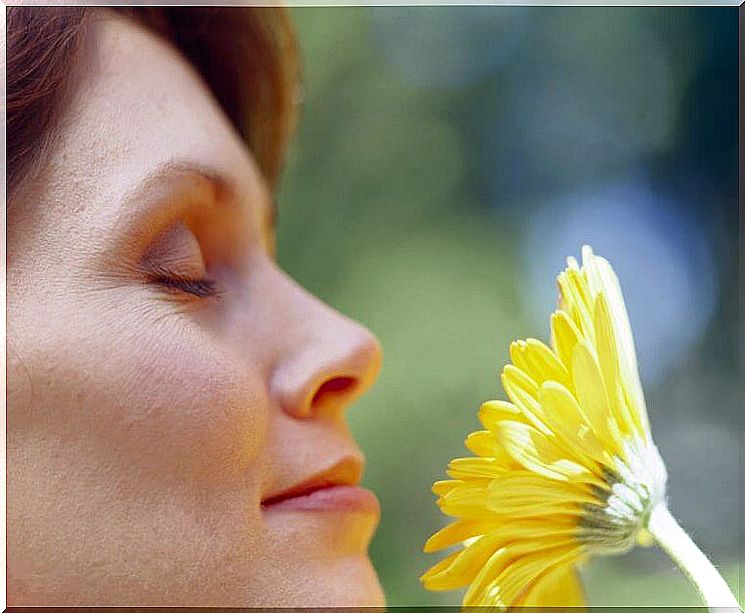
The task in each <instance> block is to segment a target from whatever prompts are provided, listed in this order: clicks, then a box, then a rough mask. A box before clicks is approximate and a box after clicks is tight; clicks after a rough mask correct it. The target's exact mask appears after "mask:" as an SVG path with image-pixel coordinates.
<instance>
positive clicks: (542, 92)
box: [278, 7, 742, 606]
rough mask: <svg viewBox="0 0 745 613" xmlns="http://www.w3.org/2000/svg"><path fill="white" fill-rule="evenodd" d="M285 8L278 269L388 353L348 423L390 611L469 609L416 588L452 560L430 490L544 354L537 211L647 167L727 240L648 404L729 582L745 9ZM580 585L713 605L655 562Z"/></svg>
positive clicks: (619, 564)
mask: <svg viewBox="0 0 745 613" xmlns="http://www.w3.org/2000/svg"><path fill="white" fill-rule="evenodd" d="M292 12H293V17H294V19H295V22H296V26H297V29H298V34H299V38H300V42H301V50H302V58H303V66H304V87H305V91H304V103H303V116H302V122H301V124H300V128H299V132H298V135H297V138H296V142H295V144H294V146H293V148H292V150H291V153H290V163H289V166H288V169H287V172H286V174H285V179H284V182H283V185H282V189H281V192H280V201H281V212H280V224H279V236H278V240H279V252H280V262H281V264H282V265H283V266H284V267H285V269H286V270H287V271H288V272H289V273H290V274H291V275H292V276H294V277H295V278H296V279H297V280H298V281H299V282H300V283H301V284H302V285H304V286H305V287H306V288H308V289H309V290H310V291H311V292H313V293H315V294H316V295H318V296H319V297H321V298H322V299H323V300H325V301H326V302H328V303H329V304H331V305H332V306H334V307H335V308H337V309H338V310H340V311H342V312H343V313H345V314H347V315H349V316H350V317H353V318H355V319H357V320H359V321H361V322H363V323H364V324H365V325H367V326H368V327H369V328H370V329H371V330H373V332H375V333H376V334H377V336H378V337H379V339H380V341H381V343H382V345H383V348H384V352H385V360H384V367H383V371H382V373H381V376H380V378H379V380H378V383H377V385H376V387H375V388H374V389H373V390H372V391H371V392H370V393H369V394H368V395H367V396H366V397H365V398H363V399H362V400H361V401H360V402H359V403H358V406H356V407H354V408H353V409H352V410H351V411H350V415H349V418H350V423H351V426H352V429H353V431H354V433H355V435H356V437H357V439H358V441H359V444H360V446H361V447H362V449H363V450H364V451H365V453H366V455H367V458H368V468H367V474H366V479H365V482H366V484H367V485H368V486H369V487H371V488H372V489H373V490H374V491H375V492H376V493H377V494H378V496H379V498H380V500H381V504H382V509H383V516H382V521H381V525H380V528H379V530H378V533H377V536H376V538H375V540H374V542H373V544H372V547H371V555H372V558H373V561H374V563H375V566H376V568H377V569H378V572H379V574H380V577H381V580H382V582H383V585H384V588H385V590H386V593H387V595H388V602H389V604H391V605H428V604H457V603H458V602H459V600H460V595H459V594H458V593H446V594H434V593H428V592H426V591H425V590H423V589H422V588H421V587H420V585H419V582H418V576H419V575H420V574H421V573H422V572H423V571H424V570H425V569H426V568H427V567H428V566H429V565H431V564H432V563H434V562H435V561H436V560H437V559H439V558H437V557H436V556H432V555H425V554H423V553H422V552H421V547H422V544H423V543H424V541H425V540H426V538H427V537H428V536H429V535H430V534H431V533H432V532H433V531H434V530H436V529H437V528H438V527H440V526H442V525H444V524H445V523H446V518H445V517H443V516H442V515H441V514H440V513H439V511H438V510H437V508H436V507H435V505H434V496H433V495H432V494H431V493H430V486H431V484H432V482H433V481H435V480H437V479H441V478H443V476H444V469H445V467H446V465H447V462H448V461H449V460H450V459H451V458H453V457H457V456H463V455H465V454H466V453H467V452H466V451H465V449H464V447H463V439H464V438H465V436H466V434H467V433H468V432H470V431H472V430H475V429H478V428H479V424H478V421H477V419H476V410H477V408H478V406H479V404H480V403H481V402H482V401H484V400H486V399H489V398H494V397H504V396H503V393H502V391H501V388H500V385H499V381H498V376H497V373H498V371H499V370H500V369H501V367H502V365H503V364H504V362H505V361H506V359H507V348H508V345H509V342H510V341H511V340H513V339H515V338H518V337H526V336H536V337H538V338H542V339H544V340H547V331H548V323H547V322H548V314H549V313H548V311H546V312H545V313H544V315H543V318H542V320H541V321H542V323H540V324H538V323H537V322H536V320H535V319H532V318H531V317H530V316H529V314H528V313H529V311H530V309H529V308H528V307H530V306H531V303H532V302H533V300H532V299H531V296H530V294H529V293H526V291H525V283H524V277H525V274H526V271H529V270H530V268H531V266H533V259H532V258H533V256H532V255H531V254H527V255H526V254H525V249H524V245H525V244H528V243H529V241H527V239H528V238H532V240H533V242H535V241H536V240H537V241H538V244H541V243H546V244H548V243H551V242H552V238H551V236H550V235H549V236H545V237H544V236H543V235H541V236H539V237H538V238H537V239H536V237H535V236H533V237H530V236H527V235H526V232H530V231H531V230H530V228H531V227H532V226H530V224H529V223H528V222H529V220H530V216H531V215H533V213H534V210H535V209H536V207H538V206H539V205H540V206H547V203H548V204H549V205H550V203H551V202H552V201H553V200H555V199H556V198H559V197H565V196H567V195H569V197H570V198H571V194H572V193H574V192H576V191H578V190H582V189H586V188H588V187H592V186H595V185H604V184H606V183H608V182H612V181H618V180H629V177H638V176H639V174H640V172H641V174H642V175H643V176H644V177H645V180H646V181H648V182H650V183H651V184H652V185H654V186H655V189H657V190H661V191H663V192H665V193H666V194H668V195H669V198H668V199H672V201H673V202H674V203H675V206H676V207H679V210H680V211H681V214H683V212H685V211H688V212H690V211H691V210H692V211H693V212H694V213H696V214H702V215H704V216H705V217H706V218H707V219H709V220H711V219H713V220H717V222H716V223H713V222H712V223H709V224H703V225H701V224H693V225H692V226H691V227H694V229H695V231H696V232H699V231H700V232H705V235H704V239H705V240H706V241H708V243H707V244H710V245H716V247H712V252H713V253H714V254H715V259H714V260H713V261H714V262H715V266H716V267H717V268H716V269H715V270H713V271H709V272H711V273H712V274H713V275H714V276H715V277H716V279H717V283H716V284H714V285H713V286H712V287H714V289H713V290H712V291H716V292H717V293H716V294H712V300H714V301H715V304H716V309H715V312H714V314H713V315H706V317H708V318H709V319H707V320H706V321H703V322H702V323H701V328H702V329H704V330H705V331H706V333H705V334H704V335H703V336H701V337H700V338H695V339H693V341H691V342H689V343H688V345H686V347H687V348H686V353H685V355H684V356H683V358H682V359H680V358H678V357H676V358H675V362H674V366H673V367H672V368H671V370H669V371H668V372H666V373H664V374H663V375H660V376H661V378H660V379H658V380H656V381H655V382H654V385H652V386H651V387H649V386H648V388H647V394H648V396H649V397H650V399H651V406H652V407H653V414H652V421H653V428H654V429H653V432H654V434H655V438H656V439H658V443H659V445H660V448H661V451H662V453H663V456H664V457H666V459H667V461H668V464H669V469H670V473H671V485H670V488H671V504H672V509H673V511H674V512H675V513H676V515H678V516H679V519H680V520H681V522H682V523H683V524H684V525H688V526H689V527H690V528H691V529H692V530H694V537H696V538H697V539H698V540H699V542H700V544H701V545H702V547H704V548H705V549H706V550H707V551H709V552H710V553H711V554H712V555H713V557H714V560H715V562H717V563H726V564H728V566H726V568H727V569H728V572H729V576H730V578H732V580H733V582H734V583H735V588H736V589H737V581H736V579H735V578H736V575H737V572H736V570H737V568H738V567H737V566H735V564H736V562H737V560H738V559H739V549H740V548H739V547H738V545H741V543H738V542H734V541H736V539H733V538H732V536H731V535H732V534H733V533H734V532H735V531H736V530H737V525H738V524H737V522H738V506H737V505H738V500H737V487H738V477H737V475H738V473H737V456H736V455H735V456H733V455H732V454H733V453H735V454H736V453H737V450H738V448H739V446H740V445H741V442H742V437H741V435H740V434H738V433H737V432H736V430H735V429H734V428H735V425H736V424H737V411H738V408H739V407H740V406H741V404H742V402H741V389H740V387H739V385H738V383H737V381H738V380H739V379H738V378H739V376H740V374H741V373H740V372H739V371H738V364H737V359H736V356H737V351H736V343H737V337H736V334H733V333H732V331H733V330H735V329H736V326H737V308H736V304H737V293H736V287H737V284H736V281H734V282H733V281H732V276H733V271H735V270H736V257H737V255H736V254H737V234H736V232H737V229H736V223H732V222H733V220H734V221H736V219H737V210H736V207H737V200H736V198H737V169H736V164H735V161H736V155H737V154H736V129H735V128H736V116H737V115H736V112H737V109H736V100H737V13H736V9H700V8H699V9H660V8H651V7H649V8H624V9H618V8H616V9H605V8H583V9H577V8H539V7H529V8H526V7H481V8H479V9H475V8H473V7H417V8H390V7H388V8H374V9H371V8H364V7H358V8H352V7H349V8H342V7H335V8H295V9H293V10H292ZM640 169H641V170H640ZM556 206H557V207H558V205H556ZM548 210H549V211H550V210H551V209H548ZM556 210H557V211H558V210H559V209H558V208H557V209H556ZM558 214H559V213H557V215H558ZM698 226H700V227H701V228H703V230H699V229H697V228H698ZM621 230H624V231H626V230H625V229H619V232H620V231H621ZM632 231H633V229H632ZM669 231H670V232H673V231H676V232H692V231H693V230H690V229H683V230H680V229H677V230H676V229H675V228H674V227H673V226H670V230H669ZM697 236H698V235H697ZM678 238H681V237H678ZM685 239H686V237H685V236H682V238H681V240H685ZM529 244H533V243H529ZM579 246H580V245H576V247H575V253H577V252H578V251H579ZM598 251H599V252H600V253H602V250H600V249H598ZM534 257H535V258H538V254H536V255H535V256H534ZM684 264H685V263H683V264H681V266H682V265H684ZM551 266H553V267H554V268H555V271H556V272H558V271H559V269H560V268H561V267H562V266H563V261H555V262H553V260H552V263H551ZM622 281H625V280H623V279H622ZM545 284H546V286H548V287H552V286H553V284H554V280H553V279H552V278H551V277H547V278H546V279H545ZM692 299H693V300H695V296H694V297H693V298H692ZM533 306H534V305H533ZM632 315H633V313H632ZM702 317H703V315H702ZM684 324H685V322H681V325H684ZM694 341H695V342H694ZM687 342H688V341H687ZM642 357H644V356H642ZM653 358H654V356H651V358H650V359H653ZM642 363H643V361H642ZM707 405H713V409H711V411H709V410H708V407H707ZM702 421H704V422H706V423H707V424H708V425H704V426H702V425H701V424H702ZM702 427H703V430H702ZM701 432H703V434H701V436H703V438H702V439H698V440H699V441H704V442H703V443H701V444H698V445H697V444H696V443H693V442H692V440H696V437H697V436H698V435H699V434H700V433H701ZM678 466H680V467H682V468H681V469H680V470H678V469H677V468H676V467H678ZM711 474H716V475H719V476H720V477H721V479H720V480H717V479H712V478H711ZM718 483H720V484H721V485H717V484H718ZM699 486H701V487H699ZM715 499H716V503H715V504H712V501H713V500H715ZM586 580H587V590H588V594H589V596H590V598H591V602H592V603H593V604H598V605H606V606H610V605H612V606H630V605H634V604H636V605H656V604H657V605H663V604H680V605H685V604H689V605H695V604H698V603H697V600H696V597H695V594H693V592H692V591H690V590H689V589H688V588H687V587H685V586H686V585H687V584H686V582H685V580H684V579H683V578H682V577H681V576H680V575H679V574H677V573H676V572H675V571H673V570H672V569H671V568H670V563H668V562H666V561H665V560H664V559H663V558H662V557H660V556H658V555H656V554H655V553H654V552H650V551H641V552H634V553H633V554H631V555H629V556H625V557H622V558H613V559H608V560H602V561H599V562H598V563H597V564H593V565H591V566H590V567H589V568H588V570H587V573H586Z"/></svg>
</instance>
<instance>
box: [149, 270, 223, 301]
mask: <svg viewBox="0 0 745 613" xmlns="http://www.w3.org/2000/svg"><path fill="white" fill-rule="evenodd" d="M149 277H150V281H151V282H152V283H156V284H157V285H160V286H161V287H163V288H165V289H167V290H170V291H174V292H183V293H186V294H192V295H194V296H197V297H198V298H210V297H214V296H218V295H219V291H218V289H217V284H216V283H215V281H213V280H212V279H207V278H202V279H190V278H187V277H183V276H180V275H177V274H175V273H172V272H170V271H167V270H165V269H162V268H160V269H159V270H157V271H154V272H153V273H152V274H150V275H149Z"/></svg>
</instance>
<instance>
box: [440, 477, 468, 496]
mask: <svg viewBox="0 0 745 613" xmlns="http://www.w3.org/2000/svg"><path fill="white" fill-rule="evenodd" d="M464 483H465V481H451V480H450V479H448V480H445V481H435V482H434V483H433V484H432V493H433V494H435V495H436V496H444V495H445V494H447V493H448V492H452V491H453V490H454V489H455V488H456V487H458V486H459V485H463V484H464Z"/></svg>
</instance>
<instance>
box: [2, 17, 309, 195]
mask: <svg viewBox="0 0 745 613" xmlns="http://www.w3.org/2000/svg"><path fill="white" fill-rule="evenodd" d="M91 10H93V9H90V8H81V7H44V8H41V7H36V8H32V7H18V6H16V7H8V8H7V14H6V23H7V81H6V83H7V107H6V109H7V117H6V137H7V141H6V142H7V189H8V193H9V194H10V193H12V191H13V189H14V188H15V187H16V186H17V185H18V183H19V182H20V180H21V179H22V178H23V177H24V176H25V175H26V173H27V172H28V171H29V170H31V169H33V168H34V167H35V166H36V165H37V164H38V162H39V160H40V157H41V155H42V154H43V151H44V149H45V147H46V146H47V145H48V143H49V141H50V138H51V134H52V133H53V130H54V127H55V122H56V121H57V119H58V118H59V117H60V115H61V114H62V112H63V110H64V107H65V104H66V103H67V100H68V99H69V94H70V90H71V89H72V88H73V87H74V83H75V80H74V77H75V74H76V69H77V67H78V58H79V56H80V55H81V53H83V52H84V51H83V49H84V40H85V33H86V30H87V25H88V21H89V19H88V18H87V16H88V13H89V12H90V11H91ZM115 10H118V11H119V12H123V13H125V14H127V15H128V16H130V17H131V18H133V19H135V20H136V21H138V22H139V23H141V24H142V25H144V26H145V27H147V28H149V29H151V30H153V31H155V32H157V33H158V34H160V35H162V36H163V37H165V38H166V39H167V40H169V41H170V42H171V43H172V44H173V45H174V46H175V47H176V48H177V49H179V50H180V51H181V53H182V54H183V55H184V56H185V57H186V59H187V60H188V61H189V62H191V63H192V64H193V65H194V67H195V68H196V69H197V70H198V71H199V73H200V74H201V76H202V78H203V79H204V80H205V81H206V83H207V85H208V86H209V88H210V90H211V91H212V93H213V95H214V96H215V98H216V99H217V101H218V103H219V104H220V106H221V107H222V109H223V110H224V112H225V114H226V115H227V116H228V118H229V119H230V121H231V122H232V123H233V125H234V126H235V128H236V129H237V130H238V132H239V133H240V134H241V136H242V137H243V138H244V140H245V141H246V143H247V145H248V147H249V149H250V150H251V152H252V153H253V155H254V157H255V158H256V160H257V162H258V165H259V168H260V169H261V171H262V174H263V175H264V177H265V178H266V180H267V181H268V182H269V184H270V185H272V186H275V185H276V182H277V178H278V175H279V171H280V168H281V165H282V160H283V157H284V151H285V147H286V144H287V141H288V139H289V137H290V135H291V133H292V129H293V127H294V122H295V115H296V100H297V89H298V65H297V55H296V49H295V38H294V33H293V30H292V27H291V24H290V20H289V16H288V13H287V10H286V9H282V8H270V7H262V8H257V7H231V8H217V7H137V8H134V7H127V8H119V9H115Z"/></svg>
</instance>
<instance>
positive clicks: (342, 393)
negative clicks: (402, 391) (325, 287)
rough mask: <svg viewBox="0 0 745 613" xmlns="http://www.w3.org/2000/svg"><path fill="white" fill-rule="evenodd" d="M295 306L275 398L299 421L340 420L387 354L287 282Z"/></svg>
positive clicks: (287, 323)
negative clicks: (325, 418) (383, 354)
mask: <svg viewBox="0 0 745 613" xmlns="http://www.w3.org/2000/svg"><path fill="white" fill-rule="evenodd" d="M287 282H288V284H290V285H289V288H288V291H289V292H290V293H291V294H292V296H291V300H289V301H283V302H284V305H285V306H289V308H291V310H292V312H290V313H287V314H286V315H287V317H286V318H285V319H284V322H283V325H282V328H283V329H282V331H281V332H280V334H281V335H283V336H284V338H285V343H283V349H282V353H281V355H280V356H279V359H278V360H277V361H276V362H275V367H274V371H273V373H272V376H271V380H270V393H271V395H272V397H273V399H274V400H275V402H276V404H277V405H278V406H279V407H280V408H281V409H282V410H283V411H284V412H285V413H286V414H288V415H290V416H292V417H294V418H297V419H308V418H313V417H318V416H327V417H332V418H335V417H338V416H339V415H340V414H341V413H342V412H343V411H344V409H346V408H347V407H348V406H349V405H350V404H351V403H352V402H353V401H354V400H356V399H357V398H358V397H359V396H360V395H362V394H363V393H364V392H365V391H367V390H368V389H369V388H370V387H371V385H372V384H373V382H374V381H375V379H376V378H377V375H378V372H379V370H380V365H381V361H382V350H381V347H380V343H379V342H378V340H377V339H376V338H375V336H374V335H373V334H372V333H371V332H370V331H369V330H368V329H367V328H365V327H364V326H362V325H361V324H359V323H357V322H355V321H353V320H351V319H349V318H347V317H345V316H344V315H342V314H340V313H338V312H337V311H335V310H334V309H332V308H331V307H329V306H328V305H326V304H324V303H323V302H321V301H320V300H318V299H317V298H315V297H314V296H312V295H310V294H308V293H307V292H306V291H305V290H303V289H302V288H300V287H299V286H298V285H296V284H295V283H294V281H291V280H289V279H288V280H287Z"/></svg>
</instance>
